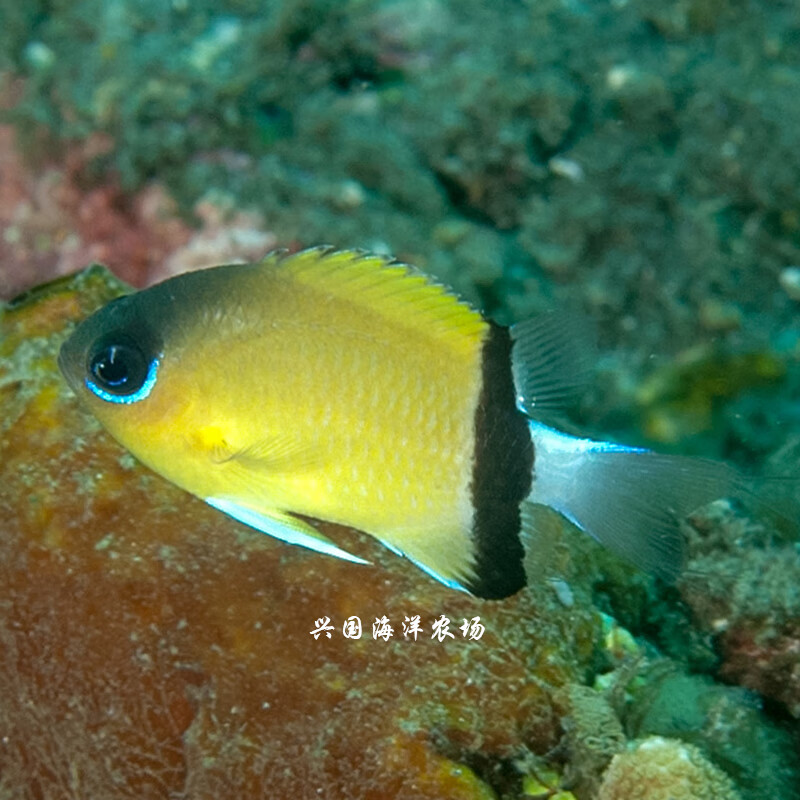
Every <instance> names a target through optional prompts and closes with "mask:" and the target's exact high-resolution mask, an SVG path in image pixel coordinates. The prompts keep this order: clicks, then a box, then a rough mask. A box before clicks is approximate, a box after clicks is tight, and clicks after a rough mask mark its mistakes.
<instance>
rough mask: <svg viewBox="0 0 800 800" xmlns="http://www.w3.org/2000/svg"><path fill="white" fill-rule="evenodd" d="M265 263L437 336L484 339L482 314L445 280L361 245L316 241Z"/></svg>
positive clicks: (400, 322) (305, 282)
mask: <svg viewBox="0 0 800 800" xmlns="http://www.w3.org/2000/svg"><path fill="white" fill-rule="evenodd" d="M263 263H264V264H265V266H277V267H279V269H280V270H281V271H285V272H286V273H287V274H289V275H291V276H292V278H293V279H294V280H296V281H297V282H298V283H300V284H303V285H305V286H308V287H309V288H312V289H315V290H316V291H324V292H326V293H327V294H328V295H330V296H331V297H336V298H339V299H341V300H345V301H349V302H353V303H357V304H359V305H362V304H363V305H367V306H369V307H370V308H371V309H373V310H375V311H378V312H380V313H381V314H382V315H383V316H384V317H385V318H386V319H387V320H391V321H392V322H395V323H399V324H401V325H405V326H408V327H413V328H416V329H419V328H420V327H424V328H426V329H427V330H428V332H429V333H430V334H432V335H434V336H436V337H437V338H439V337H441V338H444V339H447V338H450V337H453V338H454V339H460V340H461V341H462V342H463V341H464V339H465V338H466V339H481V338H482V337H483V335H484V334H485V332H486V330H487V323H486V321H485V320H484V319H483V317H482V316H481V315H480V314H479V313H478V312H477V311H475V310H474V309H473V308H472V307H470V306H469V305H468V304H467V303H466V302H465V301H463V300H460V299H459V298H458V297H456V295H454V294H453V293H452V292H450V291H449V290H448V289H447V288H445V287H444V286H441V285H440V284H437V283H436V282H435V281H433V280H432V279H431V278H429V277H428V276H426V275H424V274H423V273H421V272H419V271H418V270H416V269H415V268H414V267H411V266H409V265H408V264H402V263H399V262H397V261H393V260H392V259H391V258H389V257H387V256H381V255H376V254H373V253H368V252H365V251H362V250H333V249H331V248H330V247H314V248H311V249H309V250H303V251H301V252H299V253H294V254H292V255H286V254H285V253H283V252H275V253H271V254H270V255H268V256H267V257H266V258H265V259H264V262H263Z"/></svg>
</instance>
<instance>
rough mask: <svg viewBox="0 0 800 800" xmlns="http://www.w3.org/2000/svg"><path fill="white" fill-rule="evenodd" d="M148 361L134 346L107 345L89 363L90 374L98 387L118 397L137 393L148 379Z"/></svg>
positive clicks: (121, 344)
mask: <svg viewBox="0 0 800 800" xmlns="http://www.w3.org/2000/svg"><path fill="white" fill-rule="evenodd" d="M147 369H148V360H147V359H146V358H145V356H144V354H143V353H142V351H141V350H139V348H138V347H136V346H135V345H132V344H123V343H116V344H107V345H104V346H102V347H100V348H99V349H98V350H97V352H96V353H95V354H94V355H93V356H92V358H91V359H90V361H89V372H90V373H91V375H92V378H93V379H94V381H95V382H96V383H97V385H98V386H99V387H100V388H101V389H104V390H105V391H107V392H110V393H112V394H116V395H129V394H133V393H134V392H137V391H138V390H139V389H140V388H141V387H142V384H143V383H144V382H145V380H146V379H147Z"/></svg>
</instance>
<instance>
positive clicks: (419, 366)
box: [59, 248, 732, 597]
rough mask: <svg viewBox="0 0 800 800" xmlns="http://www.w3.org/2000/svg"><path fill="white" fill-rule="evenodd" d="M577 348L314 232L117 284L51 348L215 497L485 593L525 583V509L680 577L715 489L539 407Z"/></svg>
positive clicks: (290, 529)
mask: <svg viewBox="0 0 800 800" xmlns="http://www.w3.org/2000/svg"><path fill="white" fill-rule="evenodd" d="M586 360H587V353H586V351H584V350H582V347H581V343H580V341H579V339H578V337H576V335H575V330H574V328H573V327H572V326H571V325H570V324H568V323H566V322H565V321H564V319H563V318H561V317H558V316H556V315H544V316H543V317H542V318H539V319H535V320H532V321H528V322H524V323H521V324H519V325H517V326H514V327H512V328H511V329H508V328H503V327H501V326H499V325H496V324H494V323H492V322H490V321H488V320H486V319H484V318H483V317H482V316H481V315H480V314H479V313H478V312H477V311H475V310H474V309H472V308H471V307H470V306H469V305H467V304H466V303H465V302H463V301H461V300H459V299H458V298H457V297H456V296H455V295H454V294H453V293H452V292H450V291H449V290H448V289H446V288H444V287H442V286H441V285H439V284H437V283H435V282H433V281H432V280H431V279H429V278H427V277H426V276H424V275H423V274H421V273H420V272H418V271H416V270H414V269H413V268H411V267H409V266H407V265H403V264H398V263H396V262H393V261H391V260H390V259H387V258H385V257H382V256H377V255H372V254H368V253H363V252H360V251H335V250H331V249H329V248H315V249H311V250H306V251H303V252H301V253H297V254H294V255H286V254H284V253H274V254H272V255H269V256H267V257H266V258H265V259H264V260H263V261H262V262H260V263H257V264H235V265H228V266H221V267H215V268H212V269H207V270H202V271H199V272H193V273H188V274H185V275H180V276H178V277H175V278H172V279H170V280H168V281H165V282H164V283H162V284H159V285H157V286H154V287H151V288H149V289H146V290H144V291H141V292H138V293H135V294H131V295H127V296H124V297H121V298H118V299H116V300H114V301H113V302H111V303H109V304H108V305H107V306H106V307H104V308H102V309H100V310H99V311H97V312H96V313H95V314H93V315H92V316H91V317H89V318H88V319H87V320H85V321H84V322H83V323H81V324H80V325H79V326H78V328H77V329H76V330H75V332H74V333H73V334H72V336H71V337H70V338H69V339H68V340H67V341H66V342H65V343H64V345H63V347H62V349H61V353H60V355H59V364H60V366H61V369H62V371H63V373H64V375H65V377H66V378H67V380H68V381H69V383H70V385H71V386H72V388H73V389H74V391H75V392H76V393H77V394H78V396H79V397H80V398H81V399H82V400H83V401H84V402H85V403H86V404H87V405H88V406H89V408H90V409H91V411H92V412H93V413H94V414H95V415H96V416H97V418H98V419H99V420H100V422H101V423H102V424H103V425H104V426H105V427H106V428H107V430H108V431H109V432H110V433H111V434H112V435H113V436H114V437H115V438H116V439H117V440H119V442H121V443H122V444H123V445H124V446H125V447H127V448H128V449H129V450H130V451H131V452H132V453H133V454H134V455H135V456H136V457H137V458H138V459H139V460H140V461H142V462H143V463H144V464H146V465H147V466H149V467H150V468H151V469H153V470H155V471H156V472H158V473H160V474H161V475H163V476H164V477H165V478H167V479H168V480H170V481H172V482H173V483H175V484H177V485H178V486H180V487H182V488H184V489H186V490H187V491H189V492H191V493H193V494H195V495H197V496H198V497H200V498H202V499H203V500H205V501H206V502H208V503H210V504H211V505H213V506H215V507H216V508H218V509H220V510H221V511H224V512H225V513H227V514H230V515H231V516H233V517H235V518H236V519H238V520H240V521H242V522H244V523H246V524H248V525H250V526H252V527H255V528H257V529H258V530H260V531H263V532H264V533H268V534H270V535H273V536H276V537H278V538H280V539H283V540H284V541H287V542H290V543H294V544H301V545H304V546H306V547H311V548H313V549H315V550H318V551H320V552H323V553H328V554H330V555H335V556H338V557H341V558H345V559H349V560H350V561H354V562H360V561H361V559H359V558H357V557H355V556H353V555H350V554H349V553H347V552H345V551H344V550H342V549H340V548H339V547H338V546H337V545H336V544H335V543H334V542H333V541H331V540H330V539H329V538H327V537H325V536H323V535H322V534H321V533H320V532H319V531H317V530H316V528H314V527H313V525H312V524H309V523H308V522H306V521H304V520H302V519H300V518H299V517H298V516H297V515H302V516H305V517H311V518H316V519H321V520H330V521H332V522H337V523H342V524H346V525H350V526H352V527H355V528H358V529H360V530H362V531H364V532H366V533H368V534H370V535H372V536H374V537H376V538H378V539H379V540H380V541H381V542H383V543H384V544H386V545H387V546H388V547H390V548H391V549H392V550H394V551H395V552H397V553H399V554H401V555H405V556H407V557H408V558H410V559H412V560H413V561H414V562H415V563H416V564H417V565H418V566H420V567H421V568H422V569H424V570H425V571H426V572H428V573H429V574H430V575H432V576H433V577H435V578H437V579H438V580H441V581H443V582H444V583H446V584H448V585H450V586H453V587H454V588H462V589H466V590H468V591H471V592H473V593H475V594H478V595H480V596H483V597H504V596H507V595H509V594H512V593H513V592H515V591H517V590H518V589H520V588H521V587H522V586H523V585H524V583H525V580H526V576H525V571H524V558H525V545H526V544H527V543H528V542H529V538H530V531H529V530H528V527H529V520H530V519H531V515H530V514H529V513H526V504H528V503H540V504H544V505H548V506H551V507H553V508H555V509H556V510H557V511H559V512H560V513H562V514H563V515H564V516H566V517H567V518H569V519H570V520H571V521H573V522H574V523H575V524H577V525H578V526H579V527H581V528H582V529H584V530H585V531H587V532H588V533H590V534H591V535H593V536H594V537H595V538H597V539H599V540H600V541H603V542H604V543H606V544H608V545H609V546H611V547H613V548H615V549H616V550H618V551H620V552H622V553H623V554H625V555H627V556H628V557H629V558H631V559H632V560H633V561H634V562H636V563H638V564H640V565H641V566H643V567H644V568H647V569H650V570H653V571H655V572H656V573H657V574H659V575H661V576H662V577H665V578H673V577H675V575H676V574H677V571H678V570H679V569H680V564H681V555H682V547H681V538H680V535H679V532H678V528H677V519H678V516H679V515H680V514H681V513H685V512H688V511H690V510H692V509H693V508H694V507H696V506H698V505H700V504H701V503H703V502H706V501H708V500H711V499H714V498H715V497H717V496H720V495H721V494H723V493H724V491H725V489H726V488H727V486H728V485H729V483H730V480H731V477H732V475H731V472H730V470H729V469H728V468H727V467H725V466H724V465H721V464H717V463H715V462H709V461H703V460H694V459H688V458H680V457H672V456H661V455H658V454H656V453H653V452H651V451H647V450H641V449H636V448H628V447H623V446H620V445H613V444H609V443H604V442H596V441H592V440H588V439H579V438H575V437H572V436H568V435H566V434H563V433H560V432H558V431H557V430H555V429H553V428H550V427H547V426H546V425H544V424H543V423H542V422H540V421H536V420H535V416H536V415H537V413H538V412H539V411H540V410H546V409H548V408H551V407H553V406H555V405H558V404H559V403H561V402H562V401H563V400H564V398H566V397H567V396H568V395H569V394H570V393H571V392H572V391H573V390H574V389H575V387H576V386H578V385H580V383H581V381H582V377H583V375H584V373H585V372H586V368H587V364H586Z"/></svg>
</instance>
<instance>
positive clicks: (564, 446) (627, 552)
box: [528, 421, 738, 581]
mask: <svg viewBox="0 0 800 800" xmlns="http://www.w3.org/2000/svg"><path fill="white" fill-rule="evenodd" d="M529 424H530V429H531V435H532V437H533V445H534V458H535V461H534V480H533V488H532V489H531V493H530V496H529V497H528V500H529V501H530V502H533V503H540V504H542V505H546V506H550V507H551V508H554V509H555V510H556V511H558V512H560V513H561V514H563V515H564V516H565V517H566V518H567V519H569V520H570V521H571V522H573V523H574V524H575V525H577V526H578V527H579V528H581V529H582V530H584V531H585V532H586V533H588V534H590V535H591V536H592V537H594V538H595V539H597V540H598V541H599V542H601V543H602V544H604V545H605V546H607V547H608V548H610V549H611V550H614V551H615V552H617V553H619V554H620V555H622V556H623V557H625V558H627V559H629V560H630V561H632V562H633V563H634V564H636V565H637V566H639V567H641V568H642V569H645V570H647V571H649V572H652V573H654V574H656V575H658V576H659V577H660V578H663V579H664V580H667V581H674V580H675V579H676V578H677V577H678V575H679V574H680V571H681V567H682V565H683V562H684V541H683V536H682V535H681V532H680V529H679V522H680V520H681V519H682V518H683V517H685V516H686V515H687V514H688V513H689V512H691V511H693V510H694V509H696V508H698V507H699V506H701V505H704V504H705V503H708V502H711V501H712V500H715V499H717V498H719V497H723V496H725V495H726V494H727V493H729V491H730V490H731V489H732V488H734V487H735V486H736V485H737V483H738V478H737V473H736V471H735V470H734V469H733V468H731V467H729V466H727V465H726V464H722V463H719V462H716V461H708V460H705V459H697V458H690V457H687V456H671V455H661V454H659V453H654V452H652V451H651V450H643V449H639V448H631V447H624V446H621V445H615V444H608V443H604V442H595V441H592V440H590V439H578V438H575V437H573V436H569V435H567V434H564V433H560V432H559V431H556V430H554V429H553V428H549V427H547V426H546V425H542V424H541V423H538V422H534V421H531V422H530V423H529Z"/></svg>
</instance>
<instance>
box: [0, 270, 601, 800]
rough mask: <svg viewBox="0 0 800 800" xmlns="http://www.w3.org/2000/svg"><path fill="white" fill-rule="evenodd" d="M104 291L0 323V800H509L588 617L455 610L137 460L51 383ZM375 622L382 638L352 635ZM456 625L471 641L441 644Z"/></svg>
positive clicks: (46, 304)
mask: <svg viewBox="0 0 800 800" xmlns="http://www.w3.org/2000/svg"><path fill="white" fill-rule="evenodd" d="M123 288H124V287H123V286H121V285H120V284H119V283H118V282H117V281H114V280H113V279H112V278H111V277H110V276H109V274H108V273H107V272H105V271H104V270H102V269H99V268H93V269H90V270H87V271H85V272H83V273H81V274H79V275H78V276H76V277H74V278H72V279H69V280H65V279H62V280H61V281H59V282H57V283H55V284H53V285H51V286H48V287H44V288H42V289H40V290H35V291H32V292H30V293H29V294H28V295H26V296H23V297H21V298H19V299H18V300H17V301H15V302H14V303H12V304H10V305H8V306H6V307H5V308H3V309H2V312H0V430H2V436H0V610H2V613H1V614H0V697H2V698H3V701H2V703H0V730H2V740H0V796H4V797H14V798H19V800H33V798H37V800H67V799H69V798H79V797H102V798H104V799H106V800H117V798H120V799H121V798H130V797H143V798H145V797H146V798H156V797H159V798H160V797H170V798H174V799H175V800H180V798H192V800H198V799H200V798H211V797H241V798H259V797H298V798H302V797H312V796H314V797H316V796H319V794H324V795H325V796H327V797H331V798H338V797H342V798H344V797H347V798H392V797H402V798H404V799H405V798H419V800H423V798H442V797H448V798H463V799H464V800H467V798H470V799H473V800H474V799H478V800H484V799H485V798H490V797H491V796H492V794H493V793H494V792H497V793H499V794H500V795H501V796H503V797H514V796H517V795H518V793H519V791H521V787H522V780H523V776H522V775H521V774H520V773H519V772H517V771H516V770H515V769H514V767H513V764H514V762H515V760H516V759H517V758H518V756H519V755H520V753H525V752H533V753H538V754H540V755H543V754H545V753H547V752H548V751H550V750H551V749H552V748H553V747H554V746H555V745H556V744H557V742H558V739H559V737H560V733H561V731H560V724H559V719H560V715H561V713H562V701H561V699H560V698H559V697H558V693H559V688H560V687H564V686H566V685H567V684H569V683H574V682H576V681H577V680H578V679H579V677H580V675H581V674H583V673H584V671H585V670H587V669H588V665H589V663H590V661H591V659H592V654H593V651H594V648H595V642H596V641H597V639H598V638H599V637H600V635H601V631H600V620H599V617H598V615H596V614H595V613H593V612H592V611H591V610H589V609H587V608H586V607H582V606H579V605H578V604H574V605H573V606H572V607H570V608H565V607H563V606H562V605H561V604H560V603H559V602H558V601H557V600H556V599H555V597H553V593H552V590H551V589H550V588H549V587H548V586H544V585H543V586H542V587H541V591H525V592H521V593H519V594H518V595H517V596H515V597H513V598H510V599H509V600H506V601H503V602H491V601H480V600H477V599H474V598H471V597H468V596H466V595H464V594H462V593H459V592H453V591H451V590H448V589H447V588H446V587H443V586H441V585H440V584H438V583H436V582H435V581H432V580H431V579H429V578H427V577H426V576H425V575H424V574H422V573H421V572H420V571H419V570H418V569H416V568H415V567H413V566H412V565H410V564H408V562H405V561H404V560H402V559H400V558H397V557H396V556H394V555H393V554H391V553H389V552H388V551H386V550H385V549H384V548H382V547H380V546H379V545H377V544H373V542H372V540H370V539H368V537H363V536H360V535H359V534H357V533H356V532H353V531H348V530H343V529H336V528H334V527H333V526H325V532H326V533H327V534H328V535H330V536H331V537H333V538H335V539H338V540H339V541H340V542H341V543H342V546H344V547H346V548H347V549H348V550H350V551H351V552H355V553H358V554H359V555H361V556H363V557H365V558H367V559H368V560H369V561H370V562H372V564H371V566H368V567H365V566H362V565H354V564H349V563H346V562H343V561H340V560H337V559H333V558H327V557H324V556H321V555H319V554H317V553H312V552H310V551H308V550H305V549H302V548H298V547H290V546H288V545H285V544H283V543H281V542H277V541H275V540H273V539H270V538H268V537H265V536H262V535H260V534H258V533H255V532H254V531H252V530H250V529H247V528H244V527H243V526H241V525H238V524H237V523H235V522H233V521H232V520H230V519H229V518H227V517H225V516H223V515H220V514H219V513H217V512H216V511H214V510H213V509H211V508H210V507H208V506H206V505H205V504H204V503H202V502H200V501H199V500H197V499H195V498H193V497H191V496H189V495H187V494H185V493H183V492H181V491H180V490H178V489H177V488H175V487H174V486H172V485H170V484H168V483H166V482H165V481H163V480H161V479H159V478H158V477H157V476H155V475H153V474H151V473H150V472H148V471H147V470H146V469H144V468H143V467H141V466H139V465H138V464H136V463H135V462H134V461H133V459H132V458H131V457H130V456H129V455H128V454H126V453H125V452H124V451H123V450H122V449H121V448H120V447H119V446H118V445H117V444H116V443H115V442H114V441H113V440H111V439H110V438H109V437H108V436H107V435H106V434H104V433H103V432H102V431H101V430H100V429H99V428H98V426H97V424H96V423H95V422H94V421H93V419H92V417H91V416H90V415H88V414H87V413H86V412H84V411H83V410H82V409H81V408H80V407H79V405H78V403H77V401H76V399H75V397H74V396H72V394H71V393H70V392H69V391H68V390H67V388H66V386H65V385H64V383H63V381H62V380H61V377H60V375H59V374H58V372H57V369H56V365H55V356H56V352H57V349H58V346H59V344H60V342H61V341H62V340H63V338H64V336H65V334H66V331H67V330H68V329H69V327H70V326H71V325H73V324H74V323H75V322H76V321H77V320H78V319H81V318H83V317H84V316H85V315H86V314H88V313H89V312H90V311H91V310H92V309H93V308H95V307H96V306H98V305H99V304H101V303H103V302H105V301H107V300H108V299H110V298H111V297H113V296H116V295H117V294H119V293H120V291H122V290H123ZM353 614H356V615H359V616H360V617H361V619H362V621H363V623H364V629H365V630H364V635H363V636H362V638H361V639H359V640H350V639H345V638H344V637H343V636H342V632H341V631H342V624H343V622H344V620H345V619H346V618H348V617H349V616H351V615H353ZM384 614H385V615H386V616H388V617H389V619H390V620H391V621H392V623H393V626H394V628H395V635H394V637H393V638H392V639H390V640H389V641H388V642H387V641H383V640H381V639H377V640H375V639H373V638H372V637H371V636H370V628H371V623H372V621H373V620H374V619H375V618H376V617H380V616H382V615H384ZM411 614H419V615H421V619H422V624H423V629H424V630H425V631H426V633H424V634H423V635H422V636H421V637H420V638H419V640H418V641H413V640H411V639H404V638H403V636H402V621H403V619H404V617H405V616H407V615H411ZM442 614H446V615H447V616H448V617H449V618H450V619H451V620H452V625H451V628H450V630H451V632H453V633H454V634H455V638H454V639H448V640H447V641H445V642H439V641H437V640H435V639H431V638H430V630H431V622H432V620H433V619H435V618H437V617H439V616H440V615H442ZM323 616H328V617H330V619H331V620H332V622H333V624H334V625H335V629H334V632H333V633H332V636H331V638H330V639H328V638H327V637H325V636H324V635H323V636H321V637H320V638H319V639H314V638H313V637H312V636H311V635H310V631H311V630H312V628H314V626H315V624H316V623H315V620H317V619H319V618H321V617H323ZM476 616H479V617H480V618H481V622H482V623H483V624H484V625H485V627H486V632H485V634H484V635H483V638H481V639H479V640H475V641H470V640H468V639H464V638H462V635H461V632H460V631H459V630H458V628H457V626H459V625H461V623H462V620H463V619H468V620H470V619H472V618H474V617H476Z"/></svg>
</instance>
